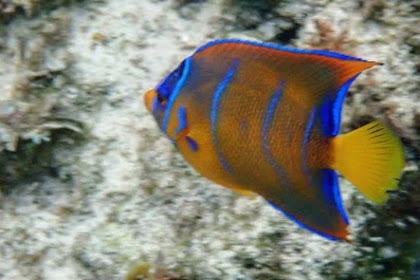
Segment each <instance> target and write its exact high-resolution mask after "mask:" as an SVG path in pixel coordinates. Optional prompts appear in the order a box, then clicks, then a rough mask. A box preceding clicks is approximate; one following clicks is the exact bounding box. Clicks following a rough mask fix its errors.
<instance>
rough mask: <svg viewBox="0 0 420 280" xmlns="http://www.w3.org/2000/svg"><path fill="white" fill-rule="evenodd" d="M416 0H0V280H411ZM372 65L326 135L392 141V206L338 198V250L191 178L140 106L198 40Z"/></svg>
mask: <svg viewBox="0 0 420 280" xmlns="http://www.w3.org/2000/svg"><path fill="white" fill-rule="evenodd" d="M419 30H420V2H419V1H416V0H412V1H396V0H353V1H347V0H341V1H340V0H320V1H316V0H300V1H297V0H296V1H295V0H289V1H280V0H263V1H250V0H249V1H246V0H214V1H212V0H207V1H205V0H201V1H200V0H195V1H194V0H177V1H175V0H172V1H169V0H168V1H158V0H147V1H143V0H141V1H139V0H102V1H100V0H96V1H71V0H67V1H66V0H61V1H60V0H10V1H8V0H0V279H8V280H9V279H36V280H38V279H129V280H134V279H156V280H176V279H288V280H289V279H290V280H294V279H296V280H297V279H315V280H316V279H346V280H350V279H389V280H391V279H392V280H397V279H401V280H403V279H420V173H419V162H420V161H419V153H420V75H419V74H420V31H419ZM218 38H242V39H252V40H258V41H265V42H274V43H278V44H281V45H286V46H292V47H299V48H312V49H314V48H315V49H327V50H333V51H339V52H343V53H346V54H350V55H355V56H358V57H362V58H366V59H369V60H374V61H380V62H382V63H384V65H383V66H380V67H374V68H373V69H371V70H368V71H366V72H365V73H364V74H362V75H361V76H360V77H359V78H358V79H357V80H356V82H355V83H354V84H353V85H352V87H351V88H350V90H349V93H348V96H347V98H346V100H345V106H344V108H343V120H342V132H347V131H349V130H352V129H354V128H357V127H359V126H361V125H363V124H365V123H367V122H369V121H371V120H373V119H381V120H384V121H386V122H387V123H388V124H389V125H390V126H392V127H393V128H394V130H395V131H396V133H397V134H398V136H399V137H400V138H401V139H402V142H403V144H404V149H405V157H406V168H405V171H404V175H403V177H402V180H401V183H400V189H399V191H398V192H396V193H394V194H392V195H391V198H390V199H389V200H388V202H387V203H386V204H384V205H374V204H372V203H370V202H368V201H367V200H366V199H365V198H364V197H363V196H362V195H361V194H360V193H358V192H356V191H355V189H354V187H353V186H351V184H350V183H348V182H347V181H346V180H345V179H340V186H341V191H342V196H343V200H344V204H345V207H346V209H347V211H348V215H349V218H350V221H351V226H350V230H351V233H352V242H351V243H344V242H331V241H328V240H325V239H323V238H321V237H319V236H317V235H314V234H311V233H309V232H307V231H306V230H303V229H301V228H299V227H298V226H296V225H295V224H294V223H293V222H291V221H290V220H288V219H286V218H285V217H284V216H283V215H281V214H280V213H279V212H277V211H275V210H274V209H273V208H272V207H270V206H269V205H268V204H267V203H266V202H265V201H263V199H260V198H257V199H250V198H248V197H243V196H240V195H238V194H236V193H233V192H231V191H230V190H228V189H224V188H221V187H219V186H217V185H215V184H213V183H210V182H209V181H207V180H205V179H204V178H202V177H201V176H200V175H198V174H197V173H196V172H195V171H194V170H192V169H191V168H190V167H189V166H188V165H187V164H186V162H185V161H184V160H183V159H182V157H181V156H180V155H179V154H178V153H177V152H176V150H175V148H174V147H172V145H171V144H170V142H169V141H168V140H167V139H166V138H165V137H164V135H163V134H162V133H161V132H160V131H159V129H158V127H157V125H156V124H155V122H154V120H153V118H152V117H151V115H150V114H149V113H147V112H146V109H145V107H144V104H143V93H144V92H145V91H146V90H148V89H150V88H152V87H154V86H155V85H156V83H157V82H158V81H159V80H160V79H161V78H162V77H163V76H164V75H165V74H167V73H168V72H169V71H171V70H173V69H174V67H175V66H176V65H177V64H178V63H179V62H180V61H181V60H182V59H183V58H185V57H186V56H188V55H189V54H191V52H192V51H193V50H194V49H195V48H196V47H198V46H200V45H202V44H204V43H205V42H207V41H209V40H212V39H218Z"/></svg>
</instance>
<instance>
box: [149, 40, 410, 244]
mask: <svg viewBox="0 0 420 280" xmlns="http://www.w3.org/2000/svg"><path fill="white" fill-rule="evenodd" d="M377 64H379V63H376V62H371V61H366V60H363V59H360V58H356V57H352V56H347V55H344V54H339V53H334V52H329V51H322V50H299V49H293V48H288V47H282V46H278V45H274V44H268V43H259V42H251V41H242V40H235V39H224V40H217V41H212V42H209V43H207V44H206V45H204V46H202V47H200V48H198V49H197V50H196V51H195V52H194V53H193V54H192V55H191V56H189V57H187V58H186V59H185V60H184V61H182V63H181V64H180V65H179V66H178V67H177V68H176V69H175V70H174V71H173V72H172V73H170V74H168V75H167V76H166V77H165V78H164V79H163V80H162V81H161V82H160V83H159V84H158V85H157V86H156V88H155V89H152V90H150V91H148V92H147V93H146V94H145V96H144V100H145V104H146V107H147V109H148V110H149V111H151V112H152V114H153V116H154V118H155V120H156V121H157V123H158V125H159V126H160V128H161V129H162V131H163V132H164V133H165V134H166V135H167V137H168V138H169V139H170V140H171V141H172V142H173V143H174V144H175V146H176V147H177V148H178V150H179V152H180V153H181V154H182V155H183V156H184V158H185V159H186V160H187V161H188V162H189V163H190V164H191V165H192V166H193V167H194V168H195V169H196V170H197V171H198V172H199V173H201V174H202V175H203V176H205V177H207V178H208V179H210V180H212V181H214V182H216V183H217V184H220V185H222V186H224V187H227V188H230V189H232V190H234V191H237V192H239V193H241V194H244V195H249V196H252V195H253V194H254V193H256V194H259V195H261V196H263V197H264V198H265V199H266V200H267V201H268V203H269V204H271V205H272V206H274V208H276V209H277V210H280V211H281V212H283V213H284V214H285V215H286V216H287V217H289V218H290V219H292V220H293V221H295V222H296V223H297V224H298V225H300V226H301V227H303V228H306V229H308V230H310V231H312V232H315V233H317V234H319V235H321V236H323V237H326V238H328V239H332V240H337V239H338V240H348V234H349V233H348V229H347V226H348V224H349V221H348V218H347V216H346V213H345V209H344V207H343V204H342V201H341V195H340V190H339V184H338V176H337V171H338V172H339V173H340V174H342V175H343V176H344V177H345V178H347V179H348V180H349V181H350V182H351V183H352V184H353V185H354V186H355V187H356V188H357V189H358V190H359V191H360V192H361V193H362V194H364V195H365V196H366V197H367V198H368V199H370V200H371V201H373V202H376V203H383V202H384V201H385V200H386V198H387V196H388V192H389V191H392V190H395V189H396V188H397V186H398V180H399V178H400V176H401V171H402V169H403V168H404V155H403V149H402V145H401V142H400V141H399V139H398V138H397V137H396V136H395V134H394V133H393V132H392V131H391V130H389V129H388V128H387V127H386V125H385V124H383V123H382V122H379V121H374V122H372V123H369V124H367V125H365V126H363V127H361V128H359V129H356V130H354V131H352V132H350V133H348V134H345V135H340V136H338V133H339V130H340V118H341V108H342V104H343V100H344V97H345V95H346V92H347V90H348V88H349V87H350V85H351V83H352V82H353V81H354V80H355V79H356V77H357V76H358V75H359V74H360V73H361V72H362V71H364V70H366V69H368V68H370V67H372V66H375V65H377Z"/></svg>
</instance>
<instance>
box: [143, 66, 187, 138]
mask: <svg viewBox="0 0 420 280" xmlns="http://www.w3.org/2000/svg"><path fill="white" fill-rule="evenodd" d="M184 68H185V60H184V61H183V62H181V64H180V65H179V66H178V67H177V68H176V69H175V70H174V71H172V72H171V73H169V74H168V75H167V76H166V77H165V78H164V79H163V80H162V81H161V82H160V83H159V84H158V85H157V86H156V88H154V89H151V90H149V91H147V92H146V93H145V94H144V103H145V105H146V108H147V110H148V111H149V112H151V113H152V115H153V117H154V118H155V120H156V122H157V123H158V125H159V127H160V128H161V129H162V130H164V128H163V125H164V124H163V123H164V118H165V114H167V113H169V112H167V111H168V110H169V109H170V108H168V105H169V103H170V100H171V96H173V94H174V91H176V90H179V89H177V84H178V83H179V82H180V80H181V79H182V77H183V72H184ZM164 132H165V131H164ZM165 133H166V132H165Z"/></svg>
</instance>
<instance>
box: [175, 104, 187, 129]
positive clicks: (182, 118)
mask: <svg viewBox="0 0 420 280" xmlns="http://www.w3.org/2000/svg"><path fill="white" fill-rule="evenodd" d="M178 122H179V125H178V128H177V129H176V130H175V135H177V134H178V133H180V132H181V130H183V129H185V128H187V113H186V111H185V107H184V106H181V107H179V109H178Z"/></svg>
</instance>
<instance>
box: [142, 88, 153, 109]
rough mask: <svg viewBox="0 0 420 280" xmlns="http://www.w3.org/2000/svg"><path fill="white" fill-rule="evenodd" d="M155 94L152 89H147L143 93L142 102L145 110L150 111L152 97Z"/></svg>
mask: <svg viewBox="0 0 420 280" xmlns="http://www.w3.org/2000/svg"><path fill="white" fill-rule="evenodd" d="M155 96H156V92H155V90H154V89H151V90H149V91H147V92H146V93H145V94H144V96H143V97H144V104H145V105H146V109H147V111H149V112H151V111H152V107H153V98H154V97H155Z"/></svg>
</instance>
